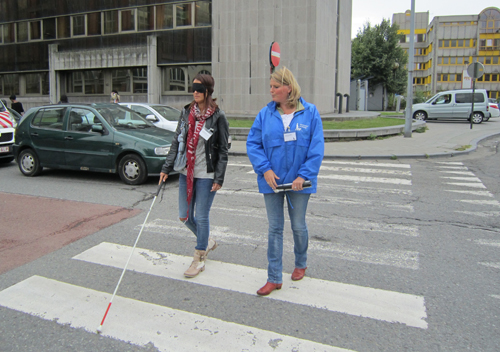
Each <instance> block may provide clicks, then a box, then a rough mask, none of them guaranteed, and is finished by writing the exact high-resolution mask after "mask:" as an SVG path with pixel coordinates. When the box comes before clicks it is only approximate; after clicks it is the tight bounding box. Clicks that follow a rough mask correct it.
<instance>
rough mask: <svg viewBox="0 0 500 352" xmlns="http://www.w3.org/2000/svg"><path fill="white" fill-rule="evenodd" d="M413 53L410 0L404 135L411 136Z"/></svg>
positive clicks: (412, 20) (413, 7)
mask: <svg viewBox="0 0 500 352" xmlns="http://www.w3.org/2000/svg"><path fill="white" fill-rule="evenodd" d="M414 55H415V0H411V15H410V49H409V51H408V57H409V60H408V61H409V62H408V86H407V89H406V116H405V128H404V136H405V137H411V121H412V117H413V109H412V105H413V70H414V69H415V63H414Z"/></svg>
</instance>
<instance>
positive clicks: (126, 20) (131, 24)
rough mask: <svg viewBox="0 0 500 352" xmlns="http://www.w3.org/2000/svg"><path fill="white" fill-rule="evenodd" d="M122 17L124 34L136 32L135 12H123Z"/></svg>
mask: <svg viewBox="0 0 500 352" xmlns="http://www.w3.org/2000/svg"><path fill="white" fill-rule="evenodd" d="M120 15H121V25H122V27H121V30H122V32H125V31H135V10H122V11H120Z"/></svg>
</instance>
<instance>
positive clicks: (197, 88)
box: [193, 83, 207, 94]
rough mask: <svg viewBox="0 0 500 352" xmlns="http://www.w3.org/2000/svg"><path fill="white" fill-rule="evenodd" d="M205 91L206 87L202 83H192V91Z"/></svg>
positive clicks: (202, 92) (203, 92)
mask: <svg viewBox="0 0 500 352" xmlns="http://www.w3.org/2000/svg"><path fill="white" fill-rule="evenodd" d="M206 91H207V87H205V86H204V85H203V84H201V83H193V92H198V93H201V94H205V92H206Z"/></svg>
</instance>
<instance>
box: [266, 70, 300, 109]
mask: <svg viewBox="0 0 500 352" xmlns="http://www.w3.org/2000/svg"><path fill="white" fill-rule="evenodd" d="M271 79H272V80H274V81H276V82H278V83H281V85H282V86H289V87H290V88H291V89H292V90H291V92H290V94H289V95H288V99H287V100H286V104H287V105H288V106H290V107H292V108H295V107H296V106H297V103H298V101H299V98H300V86H299V83H298V82H297V80H296V79H295V76H294V75H293V73H292V71H290V70H289V69H287V68H286V67H285V66H283V68H280V69H279V70H278V71H275V72H274V73H272V74H271Z"/></svg>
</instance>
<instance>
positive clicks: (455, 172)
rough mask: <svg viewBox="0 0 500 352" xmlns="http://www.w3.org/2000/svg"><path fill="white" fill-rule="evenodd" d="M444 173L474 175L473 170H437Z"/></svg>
mask: <svg viewBox="0 0 500 352" xmlns="http://www.w3.org/2000/svg"><path fill="white" fill-rule="evenodd" d="M439 172H441V173H444V174H454V175H466V176H476V175H475V174H474V173H473V172H471V171H445V170H441V171H439Z"/></svg>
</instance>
